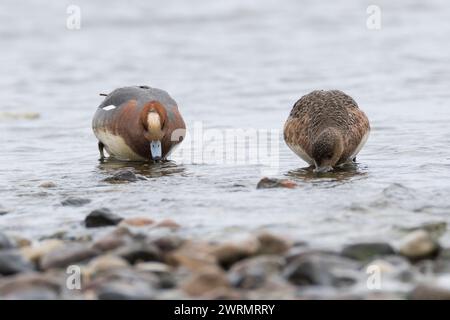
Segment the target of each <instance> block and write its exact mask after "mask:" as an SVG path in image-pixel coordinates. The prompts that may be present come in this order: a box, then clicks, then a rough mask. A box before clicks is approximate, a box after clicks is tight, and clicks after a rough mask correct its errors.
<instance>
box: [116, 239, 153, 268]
mask: <svg viewBox="0 0 450 320" xmlns="http://www.w3.org/2000/svg"><path fill="white" fill-rule="evenodd" d="M115 254H116V255H118V256H120V257H121V258H123V259H125V260H127V261H128V262H129V263H130V264H135V263H137V262H146V261H160V260H161V257H160V252H159V250H158V248H157V247H156V246H154V245H151V244H144V243H132V244H129V245H126V246H124V247H121V248H119V249H117V250H116V251H115Z"/></svg>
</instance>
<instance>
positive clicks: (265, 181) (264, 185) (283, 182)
mask: <svg viewBox="0 0 450 320" xmlns="http://www.w3.org/2000/svg"><path fill="white" fill-rule="evenodd" d="M296 186H297V184H296V183H295V182H294V181H292V180H288V179H275V178H267V177H265V178H262V179H261V180H260V181H259V182H258V184H257V185H256V189H270V188H288V189H293V188H295V187H296Z"/></svg>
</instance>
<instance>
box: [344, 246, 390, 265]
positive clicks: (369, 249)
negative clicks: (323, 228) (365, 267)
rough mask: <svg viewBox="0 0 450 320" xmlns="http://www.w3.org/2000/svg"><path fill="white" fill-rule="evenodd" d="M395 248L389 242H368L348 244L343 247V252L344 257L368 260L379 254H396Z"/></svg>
mask: <svg viewBox="0 0 450 320" xmlns="http://www.w3.org/2000/svg"><path fill="white" fill-rule="evenodd" d="M394 253H395V252H394V249H393V248H392V247H391V245H390V244H389V243H385V242H368V243H356V244H351V245H347V246H345V247H344V248H343V249H342V252H341V254H342V255H343V256H344V257H347V258H350V259H355V260H360V261H366V260H369V259H372V258H374V257H377V256H384V255H391V254H394Z"/></svg>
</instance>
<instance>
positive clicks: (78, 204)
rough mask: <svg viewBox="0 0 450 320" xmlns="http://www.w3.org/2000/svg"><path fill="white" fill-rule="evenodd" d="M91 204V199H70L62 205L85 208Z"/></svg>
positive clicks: (65, 200)
mask: <svg viewBox="0 0 450 320" xmlns="http://www.w3.org/2000/svg"><path fill="white" fill-rule="evenodd" d="M89 202H91V200H89V199H84V198H76V197H69V198H67V199H64V200H63V201H61V204H62V205H63V206H64V207H81V206H84V205H85V204H88V203H89Z"/></svg>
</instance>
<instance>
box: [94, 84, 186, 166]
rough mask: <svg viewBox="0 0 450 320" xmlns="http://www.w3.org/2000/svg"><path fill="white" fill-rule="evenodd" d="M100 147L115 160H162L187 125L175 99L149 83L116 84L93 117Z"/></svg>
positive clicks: (180, 139)
mask: <svg viewBox="0 0 450 320" xmlns="http://www.w3.org/2000/svg"><path fill="white" fill-rule="evenodd" d="M92 128H93V130H94V133H95V136H96V137H97V139H98V140H99V143H98V148H99V151H100V156H101V158H102V159H103V158H104V157H105V156H104V153H103V148H105V149H106V151H107V152H108V154H109V155H110V156H112V157H114V158H116V159H118V160H124V161H146V160H153V161H159V160H164V159H166V158H167V156H168V155H169V154H170V153H171V151H173V149H174V147H176V146H177V145H178V144H179V143H180V142H181V141H182V140H183V138H184V136H185V133H186V126H185V124H184V121H183V118H182V117H181V114H180V112H179V111H178V106H177V103H176V102H175V101H174V100H173V99H172V98H171V97H170V96H169V94H168V93H167V92H165V91H163V90H160V89H155V88H150V87H148V86H136V87H124V88H119V89H116V90H114V91H113V92H111V93H110V94H108V95H106V98H105V100H104V101H103V102H102V103H101V104H100V106H99V107H98V109H97V112H96V113H95V115H94V119H93V120H92Z"/></svg>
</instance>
